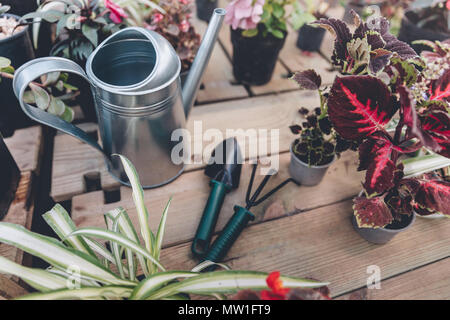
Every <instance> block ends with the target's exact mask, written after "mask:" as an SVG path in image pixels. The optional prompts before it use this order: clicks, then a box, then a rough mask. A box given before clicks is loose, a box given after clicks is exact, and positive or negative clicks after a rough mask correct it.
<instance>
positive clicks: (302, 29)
mask: <svg viewBox="0 0 450 320" xmlns="http://www.w3.org/2000/svg"><path fill="white" fill-rule="evenodd" d="M329 7H330V3H329V2H328V1H325V0H321V1H319V3H317V1H314V0H302V1H296V2H294V12H293V13H292V26H293V27H294V29H295V30H299V31H298V38H297V48H299V49H300V50H304V51H310V52H313V51H319V49H320V46H321V45H322V40H323V37H324V35H325V30H324V29H323V28H319V27H317V26H313V25H310V24H309V23H310V22H313V21H316V20H318V19H321V18H326V15H325V14H326V11H327V10H328V8H329Z"/></svg>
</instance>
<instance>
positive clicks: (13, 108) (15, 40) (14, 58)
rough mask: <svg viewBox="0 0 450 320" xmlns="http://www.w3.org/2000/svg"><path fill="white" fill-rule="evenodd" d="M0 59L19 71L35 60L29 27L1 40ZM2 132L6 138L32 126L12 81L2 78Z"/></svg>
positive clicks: (17, 17) (0, 121) (16, 17)
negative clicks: (15, 131)
mask: <svg viewBox="0 0 450 320" xmlns="http://www.w3.org/2000/svg"><path fill="white" fill-rule="evenodd" d="M4 16H7V17H13V18H15V19H16V20H19V19H20V17H19V16H16V15H13V14H8V13H6V14H4ZM0 57H5V58H8V59H10V60H11V64H12V66H13V67H14V68H15V69H17V68H19V67H20V66H21V65H23V64H24V63H25V62H28V61H30V60H31V59H33V58H34V52H33V46H32V44H31V40H30V36H29V33H28V26H27V27H25V28H24V29H23V30H22V31H20V32H18V33H15V34H14V35H12V36H11V37H9V38H6V39H3V40H0ZM0 97H1V101H0V131H1V133H2V134H3V136H5V137H9V136H11V135H12V134H13V133H14V130H15V129H19V128H24V127H27V126H29V125H31V124H33V121H32V120H30V119H29V118H28V117H27V116H26V115H25V114H24V113H23V111H22V109H21V108H20V106H19V103H18V101H17V99H16V97H15V95H14V92H13V88H12V80H10V79H6V78H2V81H1V82H0Z"/></svg>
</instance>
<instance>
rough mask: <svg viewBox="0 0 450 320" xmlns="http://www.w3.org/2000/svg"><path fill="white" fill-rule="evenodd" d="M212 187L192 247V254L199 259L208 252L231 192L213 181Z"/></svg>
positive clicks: (223, 185)
mask: <svg viewBox="0 0 450 320" xmlns="http://www.w3.org/2000/svg"><path fill="white" fill-rule="evenodd" d="M210 185H211V187H212V190H211V193H210V194H209V198H208V202H207V203H206V207H205V210H203V215H202V219H201V220H200V224H199V225H198V229H197V233H196V234H195V238H194V241H193V242H192V247H191V251H192V253H193V254H194V255H195V256H197V257H198V258H203V256H204V255H205V254H206V252H208V248H209V243H210V242H211V237H212V234H213V232H214V229H215V228H216V223H217V218H218V217H219V212H220V209H221V208H222V204H223V200H224V199H225V194H226V193H227V192H228V191H229V190H230V187H229V186H227V185H226V184H224V183H222V182H219V181H216V180H211V182H210Z"/></svg>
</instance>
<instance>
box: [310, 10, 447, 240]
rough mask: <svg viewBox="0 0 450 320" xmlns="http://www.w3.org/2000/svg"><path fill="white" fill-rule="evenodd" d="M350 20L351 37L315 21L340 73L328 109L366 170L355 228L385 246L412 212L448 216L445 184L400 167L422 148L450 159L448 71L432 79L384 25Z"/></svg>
mask: <svg viewBox="0 0 450 320" xmlns="http://www.w3.org/2000/svg"><path fill="white" fill-rule="evenodd" d="M355 21H356V29H355V31H354V33H351V32H350V30H349V28H348V27H347V26H346V24H345V23H344V22H343V21H340V20H336V19H328V20H327V19H321V20H320V21H318V24H320V25H321V26H323V27H325V28H327V29H329V30H331V31H333V32H334V34H335V35H336V40H335V49H334V53H333V57H332V60H333V64H334V65H335V67H337V68H339V69H340V70H341V72H342V73H343V74H344V75H343V76H340V77H337V78H336V79H335V81H334V84H333V86H332V88H331V90H330V93H329V96H328V99H327V109H328V115H329V118H330V121H331V123H332V125H333V128H334V130H336V132H338V133H339V134H340V135H341V136H342V137H343V138H344V139H347V140H351V141H356V142H357V143H358V144H359V158H360V165H359V170H361V171H366V178H365V182H364V183H363V188H364V189H363V191H362V192H361V193H360V195H359V196H358V197H356V198H355V199H354V206H353V209H354V216H353V224H354V226H355V229H356V230H357V231H358V233H359V234H360V235H361V236H363V237H364V238H365V239H367V240H368V241H371V242H374V243H385V242H387V241H389V240H390V239H391V238H392V237H393V236H395V234H397V233H398V232H400V231H402V230H405V229H406V228H408V227H409V226H410V225H411V224H412V223H413V221H414V214H413V213H414V211H416V212H418V213H422V212H428V213H430V212H431V213H435V212H439V213H442V214H445V215H450V201H449V199H450V183H449V182H447V181H443V180H441V179H438V178H435V177H432V176H430V175H426V176H423V177H405V172H404V165H403V163H402V162H401V156H403V155H404V154H407V153H411V152H414V151H415V150H418V149H420V148H422V147H425V148H427V149H428V150H431V151H433V152H435V153H437V154H440V155H442V156H444V157H447V158H450V152H449V150H450V117H449V115H448V108H449V102H448V99H449V97H450V68H449V67H448V65H447V68H446V69H442V70H438V74H437V76H436V78H434V79H431V78H429V77H428V76H427V74H426V71H425V73H424V72H423V70H427V66H426V65H425V64H424V63H423V61H422V60H420V59H419V58H418V57H417V55H416V54H415V53H414V50H412V48H410V47H409V46H408V45H407V44H406V43H404V42H401V41H399V40H398V39H396V38H395V37H394V36H392V35H391V34H390V33H389V23H388V21H387V20H386V19H383V18H380V23H379V26H378V27H375V28H369V26H368V25H367V24H366V23H363V22H362V21H361V20H360V19H359V17H358V16H355ZM394 115H398V121H396V122H395V125H394V128H395V129H394V132H393V133H391V132H389V131H388V130H387V125H388V124H390V123H392V121H393V118H394Z"/></svg>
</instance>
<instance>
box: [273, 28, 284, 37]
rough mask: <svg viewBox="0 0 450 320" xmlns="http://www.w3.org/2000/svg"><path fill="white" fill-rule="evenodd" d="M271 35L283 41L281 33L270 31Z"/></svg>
mask: <svg viewBox="0 0 450 320" xmlns="http://www.w3.org/2000/svg"><path fill="white" fill-rule="evenodd" d="M271 33H272V35H273V36H274V37H276V38H278V39H283V38H284V33H283V32H281V31H280V30H272V31H271Z"/></svg>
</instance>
